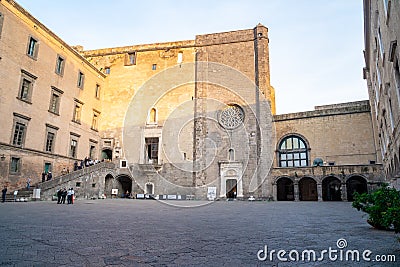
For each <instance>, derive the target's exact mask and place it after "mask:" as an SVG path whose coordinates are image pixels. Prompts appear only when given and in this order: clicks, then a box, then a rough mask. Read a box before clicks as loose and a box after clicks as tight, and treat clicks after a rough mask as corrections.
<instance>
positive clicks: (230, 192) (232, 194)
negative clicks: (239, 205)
mask: <svg viewBox="0 0 400 267" xmlns="http://www.w3.org/2000/svg"><path fill="white" fill-rule="evenodd" d="M236 194H237V181H236V179H227V180H226V198H236Z"/></svg>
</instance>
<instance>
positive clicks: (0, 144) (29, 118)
mask: <svg viewBox="0 0 400 267" xmlns="http://www.w3.org/2000/svg"><path fill="white" fill-rule="evenodd" d="M0 14H1V27H0V29H1V30H0V31H1V37H0V55H1V58H0V68H1V72H0V80H1V82H0V98H1V99H0V102H1V105H0V113H1V114H2V116H1V118H0V125H1V126H2V128H3V129H2V131H1V133H0V155H1V160H0V166H1V170H0V181H1V184H2V185H4V184H8V185H9V186H10V187H11V188H18V187H21V186H24V185H25V182H26V180H27V178H28V177H30V178H31V179H32V183H38V182H40V181H41V173H42V172H43V171H46V172H47V171H52V172H53V174H54V176H57V175H59V174H60V173H61V171H62V170H63V168H69V170H72V168H73V163H74V161H75V160H76V159H82V158H84V157H86V156H89V155H90V154H91V156H92V157H93V158H94V159H95V158H99V154H98V153H99V144H100V136H99V131H98V130H99V129H98V121H99V120H100V117H101V116H102V114H101V113H102V102H101V98H102V96H101V91H100V90H101V89H102V88H103V87H104V85H105V84H104V82H105V75H104V74H103V73H102V72H100V71H99V70H98V69H97V68H95V67H94V66H93V65H92V64H90V63H89V62H88V61H87V60H86V59H85V58H84V57H83V56H81V55H80V54H79V53H78V52H77V51H75V50H74V49H72V48H71V47H70V46H69V45H67V44H66V43H65V42H64V41H62V40H61V39H60V38H59V37H58V36H56V35H55V34H54V33H52V32H51V31H50V30H49V29H47V28H46V27H45V26H44V25H43V24H41V23H40V22H39V21H37V20H36V19H35V18H34V17H32V16H31V15H30V14H29V13H28V12H27V11H26V10H24V9H22V8H21V7H20V6H19V5H18V4H16V3H15V2H14V1H1V4H0ZM16 29H17V30H16ZM80 75H81V84H80V85H78V77H79V76H80ZM96 88H97V90H98V92H97V95H96ZM76 106H78V108H76ZM75 109H78V110H75ZM95 115H96V116H97V118H96V120H97V122H95V121H94V120H95V119H94V116H95ZM94 123H95V124H94ZM71 142H74V143H73V144H72V143H71ZM71 145H73V146H74V147H75V148H73V149H74V151H73V152H72V151H71Z"/></svg>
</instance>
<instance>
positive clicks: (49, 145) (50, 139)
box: [46, 132, 55, 153]
mask: <svg viewBox="0 0 400 267" xmlns="http://www.w3.org/2000/svg"><path fill="white" fill-rule="evenodd" d="M54 139H55V134H54V133H52V132H47V138H46V152H50V153H51V152H53V147H54Z"/></svg>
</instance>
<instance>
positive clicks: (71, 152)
mask: <svg viewBox="0 0 400 267" xmlns="http://www.w3.org/2000/svg"><path fill="white" fill-rule="evenodd" d="M77 149H78V139H76V138H74V137H71V141H70V148H69V156H70V157H71V158H76V155H77Z"/></svg>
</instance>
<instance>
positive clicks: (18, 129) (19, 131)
mask: <svg viewBox="0 0 400 267" xmlns="http://www.w3.org/2000/svg"><path fill="white" fill-rule="evenodd" d="M30 119H31V118H29V117H26V116H24V115H21V114H18V113H15V112H14V123H13V125H14V126H13V134H12V137H11V144H12V145H14V146H18V147H23V146H24V142H25V136H26V130H27V127H28V122H29V121H30Z"/></svg>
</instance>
